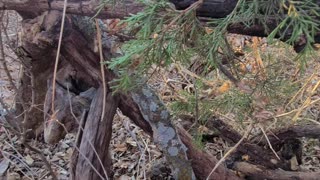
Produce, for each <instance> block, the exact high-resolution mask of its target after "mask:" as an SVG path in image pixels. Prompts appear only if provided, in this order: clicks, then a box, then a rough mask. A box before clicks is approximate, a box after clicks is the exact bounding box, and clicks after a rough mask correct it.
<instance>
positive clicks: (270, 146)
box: [259, 124, 281, 160]
mask: <svg viewBox="0 0 320 180" xmlns="http://www.w3.org/2000/svg"><path fill="white" fill-rule="evenodd" d="M259 128H260V129H261V131H262V133H263V135H264V137H265V138H266V140H267V142H268V145H269V148H270V149H271V151H272V152H273V153H274V155H276V157H277V158H278V159H279V160H281V159H280V157H279V156H278V154H277V153H276V151H275V150H274V149H273V147H272V145H271V143H270V141H269V138H268V136H267V134H266V132H265V131H264V129H263V127H262V126H261V125H260V124H259Z"/></svg>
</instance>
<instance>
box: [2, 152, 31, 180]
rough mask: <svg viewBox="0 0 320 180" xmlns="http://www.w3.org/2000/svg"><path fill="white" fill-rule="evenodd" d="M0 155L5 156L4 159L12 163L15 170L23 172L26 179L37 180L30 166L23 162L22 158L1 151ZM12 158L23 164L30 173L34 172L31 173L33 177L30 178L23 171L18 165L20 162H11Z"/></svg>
mask: <svg viewBox="0 0 320 180" xmlns="http://www.w3.org/2000/svg"><path fill="white" fill-rule="evenodd" d="M0 153H1V154H2V155H3V157H4V158H5V159H7V160H8V161H9V162H10V164H11V166H12V165H13V166H15V168H17V169H18V171H19V172H21V173H22V174H23V175H24V176H25V177H26V178H28V179H32V180H34V179H35V178H34V174H33V172H32V170H31V169H30V166H28V165H27V164H26V163H25V162H24V161H23V159H22V158H20V157H18V156H16V155H13V154H10V153H8V152H6V151H1V150H0ZM7 155H8V157H7ZM11 158H14V159H16V160H17V161H18V162H20V163H22V164H23V165H24V166H25V168H26V169H27V170H28V171H30V172H32V173H31V177H29V176H28V175H27V174H26V173H25V171H24V170H22V169H21V166H20V164H18V162H15V161H13V160H11Z"/></svg>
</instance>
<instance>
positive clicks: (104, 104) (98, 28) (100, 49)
mask: <svg viewBox="0 0 320 180" xmlns="http://www.w3.org/2000/svg"><path fill="white" fill-rule="evenodd" d="M95 20H96V28H97V39H98V45H99V55H100V70H101V76H102V86H103V104H102V113H101V122H102V121H103V118H104V114H105V110H106V99H107V86H106V79H105V73H104V65H103V54H102V43H101V30H100V27H99V23H98V20H97V19H95Z"/></svg>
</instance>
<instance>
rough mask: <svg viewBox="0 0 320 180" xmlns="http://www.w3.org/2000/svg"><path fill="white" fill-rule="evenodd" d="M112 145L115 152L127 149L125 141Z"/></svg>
mask: <svg viewBox="0 0 320 180" xmlns="http://www.w3.org/2000/svg"><path fill="white" fill-rule="evenodd" d="M114 147H115V149H114V151H115V152H125V151H127V149H128V147H127V144H126V143H122V144H115V145H114Z"/></svg>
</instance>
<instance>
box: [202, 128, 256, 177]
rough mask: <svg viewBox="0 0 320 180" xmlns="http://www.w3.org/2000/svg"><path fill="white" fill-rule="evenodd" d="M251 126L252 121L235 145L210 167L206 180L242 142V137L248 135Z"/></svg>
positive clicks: (244, 137)
mask: <svg viewBox="0 0 320 180" xmlns="http://www.w3.org/2000/svg"><path fill="white" fill-rule="evenodd" d="M252 128H253V126H252V122H251V123H250V125H249V127H248V129H247V131H246V132H245V134H244V135H243V136H242V138H241V139H240V140H239V141H238V142H237V144H236V145H235V146H233V147H232V148H231V149H230V150H229V151H228V152H227V153H226V154H225V155H224V156H223V157H222V158H221V159H220V160H219V161H218V163H217V164H216V165H215V166H214V168H213V169H212V171H211V172H210V174H209V175H208V177H207V178H206V180H209V178H210V176H211V175H212V173H213V172H214V171H215V170H216V169H217V168H218V167H219V166H220V164H221V163H222V162H223V161H224V160H225V159H226V158H227V157H228V156H229V155H230V154H231V153H232V152H233V151H235V150H236V149H237V148H238V146H239V145H240V144H241V143H242V141H243V140H244V139H246V138H247V137H248V135H249V133H250V132H251V130H252Z"/></svg>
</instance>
